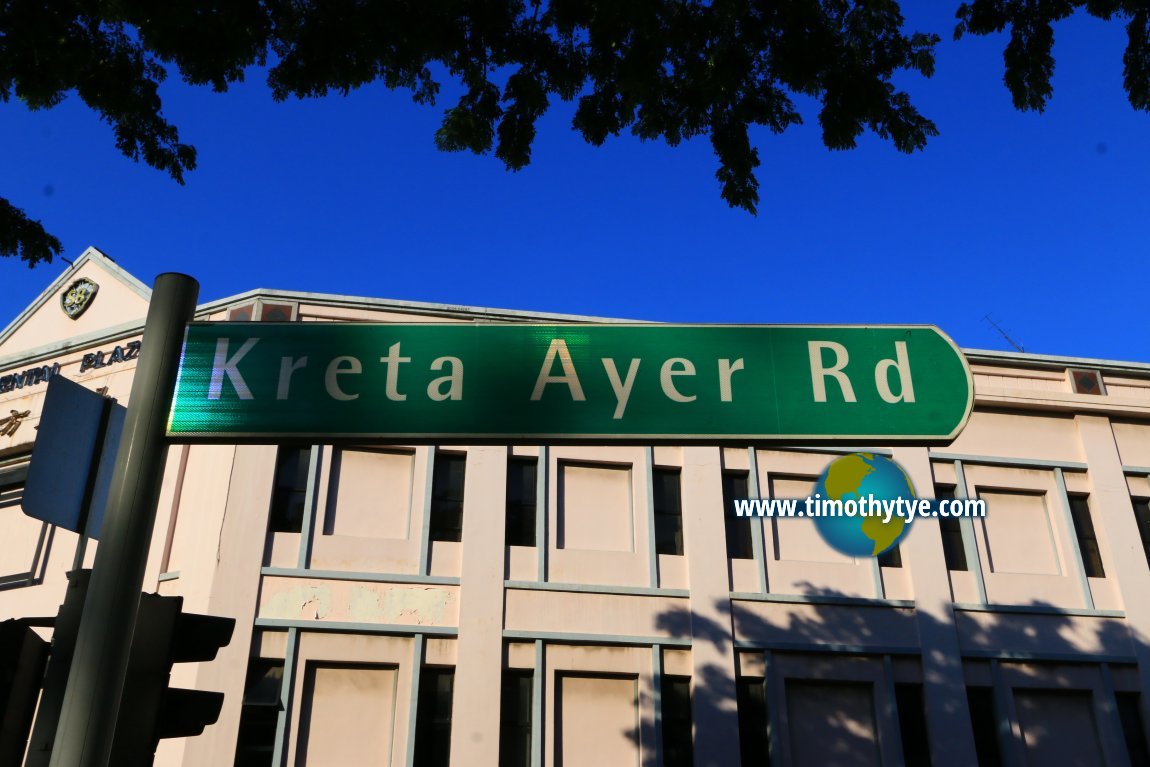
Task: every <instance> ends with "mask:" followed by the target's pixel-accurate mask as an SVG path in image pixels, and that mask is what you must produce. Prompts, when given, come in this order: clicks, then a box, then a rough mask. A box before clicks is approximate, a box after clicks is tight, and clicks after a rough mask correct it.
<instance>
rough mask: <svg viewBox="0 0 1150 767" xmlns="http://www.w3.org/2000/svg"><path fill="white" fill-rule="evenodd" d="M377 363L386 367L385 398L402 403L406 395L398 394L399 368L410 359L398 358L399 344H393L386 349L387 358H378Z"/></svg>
mask: <svg viewBox="0 0 1150 767" xmlns="http://www.w3.org/2000/svg"><path fill="white" fill-rule="evenodd" d="M379 361H380V362H382V363H383V364H384V365H386V366H387V385H386V389H385V390H384V391H385V393H386V394H387V398H388V399H389V400H391V401H393V402H402V401H403V400H405V399H407V395H406V394H400V393H399V366H400V364H401V363H404V362H411V357H400V356H399V344H398V343H394V344H392V345H391V346H389V347H388V349H387V356H386V357H380V358H379Z"/></svg>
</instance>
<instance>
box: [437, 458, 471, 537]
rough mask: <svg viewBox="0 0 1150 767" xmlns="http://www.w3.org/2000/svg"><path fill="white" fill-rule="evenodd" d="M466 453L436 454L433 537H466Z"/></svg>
mask: <svg viewBox="0 0 1150 767" xmlns="http://www.w3.org/2000/svg"><path fill="white" fill-rule="evenodd" d="M466 469H467V456H466V455H463V454H461V453H439V452H437V453H436V454H435V469H434V473H433V475H432V478H431V540H433V541H461V540H463V477H464V472H465V471H466Z"/></svg>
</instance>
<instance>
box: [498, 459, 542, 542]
mask: <svg viewBox="0 0 1150 767" xmlns="http://www.w3.org/2000/svg"><path fill="white" fill-rule="evenodd" d="M538 465H539V461H538V460H537V459H535V458H512V459H511V460H509V461H508V462H507V516H506V536H507V540H506V545H508V546H534V545H535V492H536V485H535V479H536V476H537V474H536V471H537V467H538Z"/></svg>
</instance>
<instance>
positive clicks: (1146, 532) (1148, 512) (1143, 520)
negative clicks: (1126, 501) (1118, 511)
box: [1130, 498, 1150, 565]
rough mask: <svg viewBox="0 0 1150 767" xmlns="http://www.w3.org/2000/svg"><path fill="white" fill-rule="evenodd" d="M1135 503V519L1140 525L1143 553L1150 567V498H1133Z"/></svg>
mask: <svg viewBox="0 0 1150 767" xmlns="http://www.w3.org/2000/svg"><path fill="white" fill-rule="evenodd" d="M1130 500H1131V501H1132V502H1133V503H1134V519H1135V521H1136V522H1137V523H1138V535H1139V536H1140V537H1141V538H1142V552H1143V553H1144V554H1145V555H1146V564H1147V565H1150V498H1131V499H1130Z"/></svg>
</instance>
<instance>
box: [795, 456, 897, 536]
mask: <svg viewBox="0 0 1150 767" xmlns="http://www.w3.org/2000/svg"><path fill="white" fill-rule="evenodd" d="M814 493H815V494H816V497H817V496H821V497H822V499H829V500H837V501H844V502H845V501H851V500H853V501H855V502H856V503H857V502H858V501H861V500H863V499H864V498H867V497H868V496H869V497H872V498H873V499H874V500H875V501H894V500H897V499H898V498H905V499H906V500H907V501H908V502H909V501H911V500H913V499H914V498H915V492H914V483H912V482H911V481H910V477H908V476H907V473H906V471H904V470H903V468H902V467H901V466H899V465H898V464H897V463H895V462H894V461H892V460H891V459H889V458H886V457H885V456H881V455H875V454H874V453H851V454H849V455H844V456H841V457H839V458H836V459H835V460H833V461H831V462H830V464H829V465H828V466H827V467H826V468H825V469H823V473H822V474H820V475H819V479H818V482H816V483H815V488H814ZM851 505H852V506H854V505H855V504H851ZM815 527H816V529H817V530H818V531H819V535H821V536H822V538H823V540H824V541H826V542H827V543H828V544H830V546H831V547H832V548H834V549H835V550H836V551H838V552H840V553H842V554H846V555H847V556H851V557H877V556H878V555H879V554H882V553H883V552H885V551H889V550H890V549H892V548H894V547H895V546H897V545H898V543H899V541H901V540H902V539H903V538H905V537H906V534H907V533H908V532H909V531H910V520H909V519H906V518H903V517H899V516H897V515H895V516H891V517H890V518H889V520H888V519H887V517H886V516H885V515H881V514H874V515H871V516H862V515H860V514H857V513H856V514H854V515H850V516H848V515H835V516H830V515H828V516H817V517H815Z"/></svg>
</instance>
